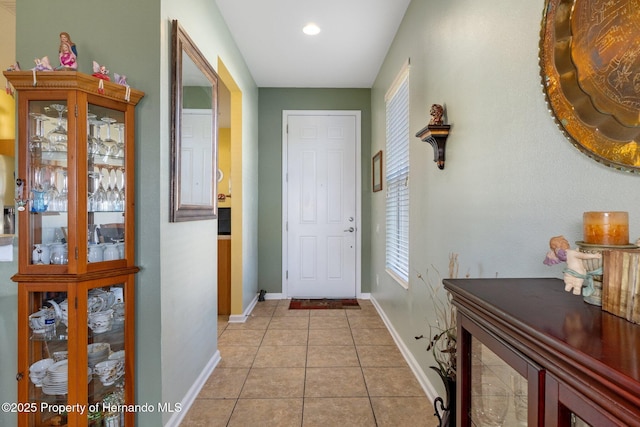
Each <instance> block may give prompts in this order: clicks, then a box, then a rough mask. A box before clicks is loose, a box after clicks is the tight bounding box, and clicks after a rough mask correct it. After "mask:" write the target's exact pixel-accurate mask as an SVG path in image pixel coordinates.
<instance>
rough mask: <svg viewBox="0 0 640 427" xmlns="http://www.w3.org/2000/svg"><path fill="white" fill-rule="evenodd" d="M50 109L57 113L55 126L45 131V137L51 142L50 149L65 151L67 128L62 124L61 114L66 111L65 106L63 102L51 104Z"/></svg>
mask: <svg viewBox="0 0 640 427" xmlns="http://www.w3.org/2000/svg"><path fill="white" fill-rule="evenodd" d="M49 108H51V109H52V110H54V111H56V112H57V113H58V121H57V123H56V126H55V127H54V128H53V129H52V130H50V131H49V132H48V133H47V139H48V140H49V141H50V143H51V150H52V151H67V128H66V127H65V126H64V118H63V117H62V115H63V114H64V113H65V112H66V111H67V106H66V105H63V104H51V105H50V106H49Z"/></svg>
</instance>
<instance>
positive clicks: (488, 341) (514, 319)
mask: <svg viewBox="0 0 640 427" xmlns="http://www.w3.org/2000/svg"><path fill="white" fill-rule="evenodd" d="M443 283H444V286H445V289H446V290H448V291H449V292H450V293H451V294H452V296H453V304H454V305H455V307H456V309H457V313H458V314H457V319H458V349H457V351H458V374H457V375H458V376H457V382H458V390H457V397H456V403H457V405H456V406H457V419H458V420H459V421H458V422H459V423H460V424H459V425H462V426H471V425H472V418H473V422H474V423H476V422H478V418H481V417H483V416H484V417H495V416H502V414H498V415H496V414H495V413H493V412H492V411H493V409H491V408H488V406H487V405H489V403H488V399H485V398H483V397H482V394H483V393H484V392H485V391H486V390H488V389H489V387H492V386H491V384H489V382H497V383H501V384H502V386H504V387H501V388H502V389H506V391H507V392H509V393H512V395H511V396H510V397H508V398H506V399H502V401H505V400H507V401H510V402H513V403H511V404H510V405H511V406H510V409H507V410H508V411H510V412H511V413H512V414H511V415H509V416H512V417H515V416H517V415H518V414H516V412H517V410H518V404H517V402H516V400H517V399H516V397H517V396H516V395H518V396H519V394H518V393H517V392H515V391H514V390H515V389H514V387H516V388H517V384H518V383H519V382H522V383H523V384H525V386H524V389H523V390H524V392H523V393H524V398H525V399H526V400H525V403H524V406H525V407H524V413H523V414H520V415H519V418H518V420H519V425H529V426H561V427H565V426H567V427H568V426H570V425H572V424H571V423H572V418H573V419H574V420H575V418H574V417H576V416H577V417H578V418H579V420H580V421H584V422H586V423H588V424H589V425H591V426H594V427H596V426H597V427H599V426H640V325H636V324H633V323H631V322H628V321H626V320H624V319H622V318H620V317H616V316H614V315H612V314H610V313H607V312H604V311H602V310H601V308H600V307H596V306H592V305H589V304H587V303H585V302H584V301H583V300H582V297H580V296H576V295H572V294H570V293H567V292H565V291H564V283H563V282H562V280H559V279H445V280H444V281H443ZM478 354H480V355H481V356H482V357H479V355H478ZM492 356H497V358H494V359H497V360H498V361H499V363H498V365H499V364H500V363H502V364H503V365H504V367H505V368H507V369H510V370H511V374H510V375H511V376H510V379H506V380H505V379H504V377H503V378H501V379H500V378H498V377H499V376H500V375H503V374H502V373H503V372H504V370H503V368H502V367H500V366H498V365H496V363H495V360H493V362H487V361H486V360H485V359H487V358H489V359H490V358H491V357H492ZM494 393H496V394H499V393H503V392H502V391H499V392H494ZM513 393H515V394H513ZM485 394H486V393H485ZM505 396H507V395H506V394H505ZM493 404H494V405H498V404H497V403H493ZM481 405H484V406H482V407H481V408H480V409H478V408H479V407H480V406H481ZM514 419H515V418H514ZM481 424H482V423H481V422H479V423H478V425H481ZM504 425H512V424H507V423H505V424H504ZM513 425H517V424H513ZM579 425H584V424H579Z"/></svg>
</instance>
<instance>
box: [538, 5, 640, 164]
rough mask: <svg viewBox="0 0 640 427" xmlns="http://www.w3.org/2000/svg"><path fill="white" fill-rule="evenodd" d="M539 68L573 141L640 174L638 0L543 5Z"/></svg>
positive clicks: (553, 106)
mask: <svg viewBox="0 0 640 427" xmlns="http://www.w3.org/2000/svg"><path fill="white" fill-rule="evenodd" d="M540 69H541V75H542V83H543V86H544V88H545V93H546V96H547V101H548V103H549V105H550V107H551V110H552V113H553V115H554V116H555V118H556V120H557V122H558V124H559V126H560V127H561V129H562V130H563V132H564V133H565V135H567V137H568V138H569V139H570V140H571V142H572V143H573V144H574V145H575V146H576V147H577V148H579V149H580V150H581V151H583V152H584V153H585V154H587V155H588V156H590V157H592V158H593V159H595V160H597V161H599V162H602V163H604V164H606V165H608V166H611V167H614V168H617V169H621V170H627V171H632V172H636V173H640V147H639V145H638V144H639V142H640V0H617V1H612V0H547V4H546V7H545V12H544V16H543V19H542V31H541V39H540Z"/></svg>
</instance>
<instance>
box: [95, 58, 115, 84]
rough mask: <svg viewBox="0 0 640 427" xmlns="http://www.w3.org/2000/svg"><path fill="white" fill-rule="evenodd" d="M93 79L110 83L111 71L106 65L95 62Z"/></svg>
mask: <svg viewBox="0 0 640 427" xmlns="http://www.w3.org/2000/svg"><path fill="white" fill-rule="evenodd" d="M92 76H93V77H96V78H99V79H101V80H106V81H110V80H111V79H110V78H109V70H107V67H105V66H104V65H100V64H98V63H97V62H96V61H93V74H92Z"/></svg>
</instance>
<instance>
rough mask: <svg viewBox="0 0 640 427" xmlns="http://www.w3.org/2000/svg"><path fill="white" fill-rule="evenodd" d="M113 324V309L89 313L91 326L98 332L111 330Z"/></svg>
mask: <svg viewBox="0 0 640 427" xmlns="http://www.w3.org/2000/svg"><path fill="white" fill-rule="evenodd" d="M112 325H113V310H112V309H109V310H105V311H97V312H95V313H91V314H89V328H91V330H92V331H93V332H94V333H96V334H100V333H103V332H107V331H110V330H111V326H112Z"/></svg>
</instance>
